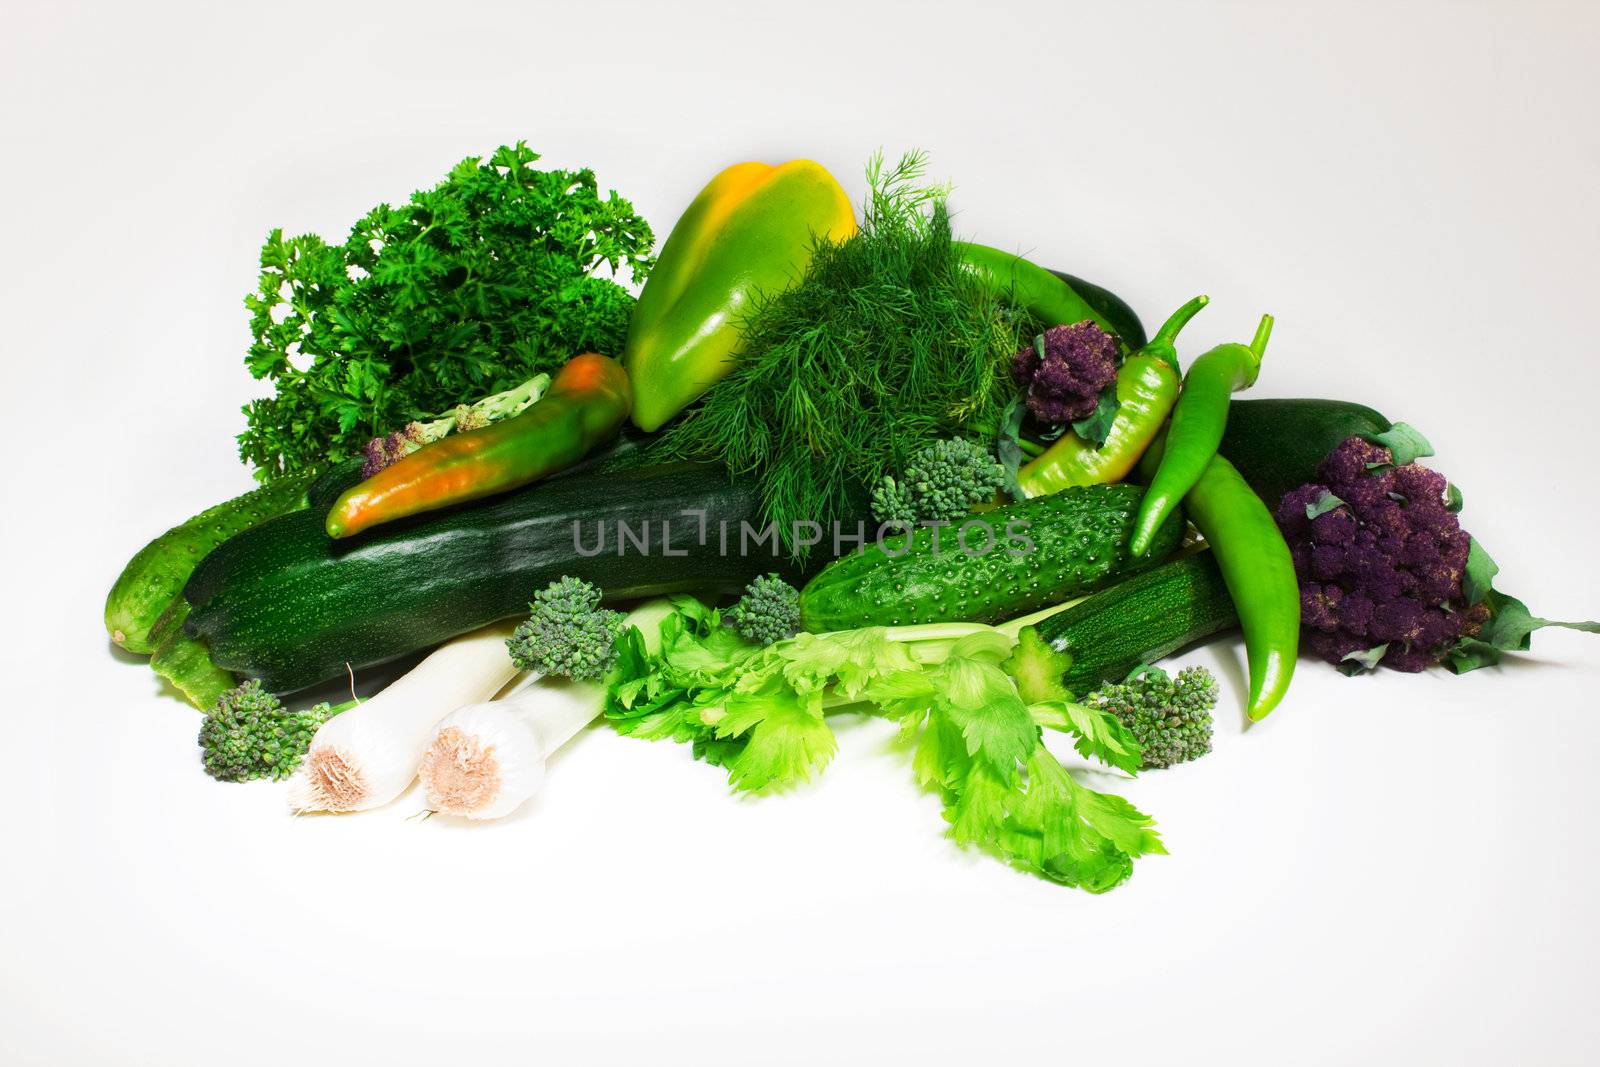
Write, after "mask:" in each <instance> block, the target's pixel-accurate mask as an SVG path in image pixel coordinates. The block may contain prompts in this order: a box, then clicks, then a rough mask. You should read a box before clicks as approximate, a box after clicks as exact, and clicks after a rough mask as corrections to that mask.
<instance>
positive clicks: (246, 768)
mask: <svg viewBox="0 0 1600 1067" xmlns="http://www.w3.org/2000/svg"><path fill="white" fill-rule="evenodd" d="M353 703H354V702H353V701H352V702H351V703H350V704H341V705H339V706H337V707H335V706H334V705H332V704H326V703H324V704H318V705H316V706H315V707H313V708H310V709H308V710H306V711H288V710H287V709H285V708H284V706H283V704H282V703H281V702H280V701H279V700H278V698H277V697H275V696H273V695H272V694H271V693H269V692H267V691H266V690H265V689H262V688H261V683H260V682H259V681H257V680H256V679H254V678H252V679H250V680H249V681H248V682H245V683H244V684H243V685H240V686H237V687H235V688H233V689H230V690H228V691H227V692H226V693H223V694H222V696H220V697H218V698H217V703H216V706H215V707H213V708H212V709H211V711H210V712H209V713H207V715H206V720H205V722H203V723H201V725H200V755H201V758H202V759H203V760H204V761H205V767H206V773H207V774H209V775H211V777H213V778H215V779H216V780H217V781H219V782H248V781H251V780H253V779H256V778H271V779H273V780H274V781H281V780H283V779H285V778H287V777H289V775H291V774H293V773H294V770H295V768H296V767H298V766H300V760H301V758H302V757H304V756H305V754H306V749H308V748H310V747H311V738H312V737H313V736H314V735H315V734H316V732H317V728H318V727H320V726H321V725H322V724H323V723H325V722H327V721H328V720H329V719H331V718H333V717H334V716H335V715H337V714H339V713H340V712H341V711H344V710H346V709H347V708H349V707H351V706H352V705H353Z"/></svg>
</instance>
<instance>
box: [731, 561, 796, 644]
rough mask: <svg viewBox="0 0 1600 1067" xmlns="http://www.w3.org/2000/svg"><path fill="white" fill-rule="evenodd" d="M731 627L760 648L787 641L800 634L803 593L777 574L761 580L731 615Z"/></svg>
mask: <svg viewBox="0 0 1600 1067" xmlns="http://www.w3.org/2000/svg"><path fill="white" fill-rule="evenodd" d="M728 625H730V626H732V627H733V628H734V630H735V631H737V632H738V634H739V636H740V637H742V638H744V639H745V640H746V641H751V642H754V643H755V644H758V645H770V644H773V643H774V642H777V641H783V640H787V639H788V638H791V637H793V636H794V635H795V634H797V633H799V632H800V590H798V589H796V588H795V587H794V586H792V585H790V584H789V583H788V582H786V581H784V580H783V579H782V578H779V577H778V576H777V575H776V574H769V575H767V576H766V577H764V578H757V579H756V580H755V581H753V582H751V583H750V584H749V585H748V586H746V587H745V591H744V596H742V597H740V598H739V602H738V603H737V604H735V605H734V606H733V610H732V611H731V612H729V613H728Z"/></svg>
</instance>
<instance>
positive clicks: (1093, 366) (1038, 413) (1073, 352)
mask: <svg viewBox="0 0 1600 1067" xmlns="http://www.w3.org/2000/svg"><path fill="white" fill-rule="evenodd" d="M1042 339H1043V345H1042V346H1041V345H1039V344H1038V343H1037V342H1036V343H1035V344H1032V345H1029V346H1028V347H1027V348H1024V349H1022V350H1021V351H1020V352H1018V353H1017V354H1016V355H1015V356H1013V357H1012V358H1011V376H1012V377H1013V378H1015V379H1016V381H1017V384H1018V385H1020V386H1021V387H1022V389H1023V391H1024V393H1025V394H1026V396H1027V400H1028V410H1029V411H1030V412H1032V413H1033V417H1034V418H1036V419H1038V420H1040V421H1041V422H1050V423H1062V422H1076V421H1078V420H1079V419H1086V418H1088V417H1089V416H1090V415H1093V414H1094V409H1095V405H1096V404H1098V403H1099V402H1100V392H1101V390H1103V389H1104V388H1105V387H1106V386H1108V385H1110V384H1111V380H1112V379H1113V378H1115V377H1116V376H1117V355H1118V353H1119V349H1118V347H1117V339H1116V338H1115V337H1113V336H1111V335H1110V334H1108V333H1106V332H1105V331H1104V330H1102V329H1101V328H1100V327H1098V326H1096V325H1095V324H1094V323H1092V322H1088V321H1084V322H1079V323H1075V324H1074V325H1071V326H1052V327H1051V328H1050V329H1048V330H1046V331H1045V332H1044V334H1043V335H1042ZM1040 347H1043V349H1044V355H1043V358H1041V357H1040V353H1039V349H1040Z"/></svg>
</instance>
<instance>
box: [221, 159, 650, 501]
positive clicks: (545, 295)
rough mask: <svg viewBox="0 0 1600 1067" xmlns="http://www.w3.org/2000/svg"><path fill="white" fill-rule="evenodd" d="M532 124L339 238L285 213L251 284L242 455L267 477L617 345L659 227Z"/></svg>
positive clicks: (349, 451) (338, 454) (352, 449)
mask: <svg viewBox="0 0 1600 1067" xmlns="http://www.w3.org/2000/svg"><path fill="white" fill-rule="evenodd" d="M538 159H539V156H538V154H537V153H536V152H533V151H532V150H531V149H529V148H528V146H527V145H526V144H524V143H523V142H521V141H519V142H517V145H516V147H515V148H508V147H501V148H500V149H499V150H497V151H496V152H495V153H494V154H493V155H492V156H490V157H489V160H488V162H484V161H483V160H481V159H479V158H477V157H472V158H468V159H464V160H462V161H461V163H459V164H458V165H457V166H456V167H455V168H454V169H453V170H451V172H450V174H449V175H448V176H447V177H446V178H445V180H444V181H442V182H440V183H439V184H438V185H436V186H435V187H434V188H432V189H425V190H420V191H418V192H415V193H413V194H412V195H411V199H410V201H409V202H407V203H405V204H402V205H400V206H399V207H391V206H389V205H388V204H380V205H378V206H377V207H375V208H373V209H372V211H370V212H369V213H368V214H367V215H366V217H365V218H363V219H361V220H360V221H358V222H357V223H356V224H355V226H354V227H352V228H351V230H350V236H349V237H348V238H347V239H346V240H345V241H344V242H343V243H342V244H328V243H327V242H325V241H323V239H322V238H320V237H318V236H316V235H315V234H305V235H303V236H300V237H288V238H286V237H284V235H283V231H282V230H273V231H272V233H271V234H269V235H268V237H267V242H266V244H265V245H263V246H262V249H261V282H260V286H259V288H258V289H257V291H256V292H255V293H253V294H251V295H250V296H247V297H246V298H245V306H246V307H248V308H249V309H250V330H251V333H252V335H253V336H254V343H253V344H252V345H251V346H250V352H249V355H248V357H247V358H246V363H247V365H248V366H249V368H250V373H251V374H253V375H254V376H255V377H257V378H262V379H267V380H269V381H271V382H272V383H273V386H274V389H275V392H274V394H273V395H272V396H269V397H265V398H263V399H260V400H255V401H252V402H251V403H249V404H247V405H246V406H245V408H244V412H245V415H246V416H247V418H248V422H249V426H248V428H247V429H246V430H245V432H244V433H242V434H240V435H239V455H240V457H241V458H242V459H244V460H245V461H246V462H248V463H250V464H252V465H253V466H254V467H255V468H256V477H257V478H259V479H262V480H263V481H267V480H271V479H272V478H275V477H277V476H279V475H282V474H288V473H293V472H298V471H305V470H314V469H316V468H318V467H322V466H325V465H326V464H328V463H330V462H333V461H337V460H340V459H343V458H344V457H346V456H350V455H355V454H357V453H358V452H360V451H361V450H362V448H363V447H364V446H365V445H366V443H367V442H368V441H370V440H371V439H372V438H374V437H377V436H380V435H382V434H386V433H388V432H390V431H392V430H395V429H397V428H399V427H402V426H405V425H406V424H407V423H409V422H412V421H413V420H423V421H426V420H427V419H429V418H431V417H433V416H435V415H436V414H438V413H439V412H442V411H445V410H447V409H449V408H452V407H454V406H455V405H457V404H459V403H461V402H462V401H468V400H473V399H475V398H477V397H479V396H482V395H484V394H487V393H497V392H500V391H502V390H506V389H510V388H511V387H513V386H515V385H517V384H518V383H520V382H523V381H526V380H527V379H528V378H529V377H531V376H532V375H534V374H536V373H538V372H541V371H549V370H554V369H556V368H557V367H559V366H560V365H561V364H562V363H564V362H566V361H567V359H569V358H570V357H572V356H574V355H576V354H577V353H579V352H583V351H589V350H593V351H597V352H618V351H620V350H621V348H622V342H623V338H624V336H625V334H626V333H627V328H628V318H629V315H630V314H631V313H632V309H633V297H632V296H631V295H629V293H628V291H627V290H626V289H624V288H623V287H622V286H621V285H619V284H617V282H616V281H614V280H613V279H612V278H610V277H602V276H600V275H599V274H598V272H599V271H600V269H601V268H602V267H605V268H607V269H608V270H609V272H610V273H611V274H612V275H613V276H614V275H616V273H617V272H618V271H619V270H620V268H622V267H623V266H626V267H627V268H628V271H629V273H630V275H631V276H632V278H633V280H634V281H635V282H642V281H644V279H645V277H646V275H647V274H648V273H649V270H650V266H651V264H652V263H653V259H652V258H651V254H650V252H651V248H652V246H653V244H654V242H655V235H654V234H652V233H651V231H650V226H649V225H648V224H647V223H646V222H645V221H644V219H642V218H640V217H639V216H638V215H637V214H636V213H635V212H634V210H633V205H632V204H630V203H629V202H628V201H626V200H624V199H622V198H621V197H619V196H617V194H616V193H615V192H609V193H607V194H606V195H605V196H601V195H600V192H599V189H598V188H597V186H596V183H595V176H594V172H593V171H589V170H581V171H564V170H538V169H536V168H535V167H534V163H536V162H537V161H538Z"/></svg>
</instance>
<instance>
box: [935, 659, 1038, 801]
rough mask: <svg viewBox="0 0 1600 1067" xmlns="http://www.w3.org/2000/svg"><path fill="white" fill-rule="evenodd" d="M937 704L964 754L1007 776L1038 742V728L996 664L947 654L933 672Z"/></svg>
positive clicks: (1014, 687)
mask: <svg viewBox="0 0 1600 1067" xmlns="http://www.w3.org/2000/svg"><path fill="white" fill-rule="evenodd" d="M934 677H935V680H936V684H938V685H939V688H940V689H941V690H942V699H941V704H942V707H943V709H944V713H945V715H946V716H948V718H949V720H950V722H951V723H953V724H954V725H955V727H956V728H957V729H958V730H960V731H961V736H962V737H963V738H964V739H965V740H966V743H967V752H968V754H969V755H972V756H974V757H976V758H978V759H980V760H982V761H984V762H986V763H988V764H989V765H990V766H991V767H993V768H994V769H995V772H996V773H998V774H1001V775H1005V774H1009V773H1011V772H1012V771H1014V770H1015V769H1016V768H1017V767H1019V766H1020V765H1021V764H1022V761H1023V760H1025V759H1027V757H1028V753H1029V752H1032V751H1033V748H1034V746H1035V745H1036V744H1038V741H1039V728H1038V726H1036V725H1035V724H1034V721H1033V717H1032V716H1031V715H1029V714H1028V709H1027V707H1025V706H1024V705H1023V703H1022V698H1021V697H1019V696H1018V695H1017V687H1016V685H1015V684H1014V683H1013V682H1012V681H1011V679H1010V677H1008V676H1007V675H1006V673H1005V672H1004V671H1002V670H1001V669H1000V668H999V667H997V666H995V665H994V664H992V663H987V662H984V661H981V660H974V659H961V658H952V659H951V660H949V661H948V662H946V663H945V664H944V665H943V666H942V667H941V668H940V669H939V671H938V672H936V673H935V676H934Z"/></svg>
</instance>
